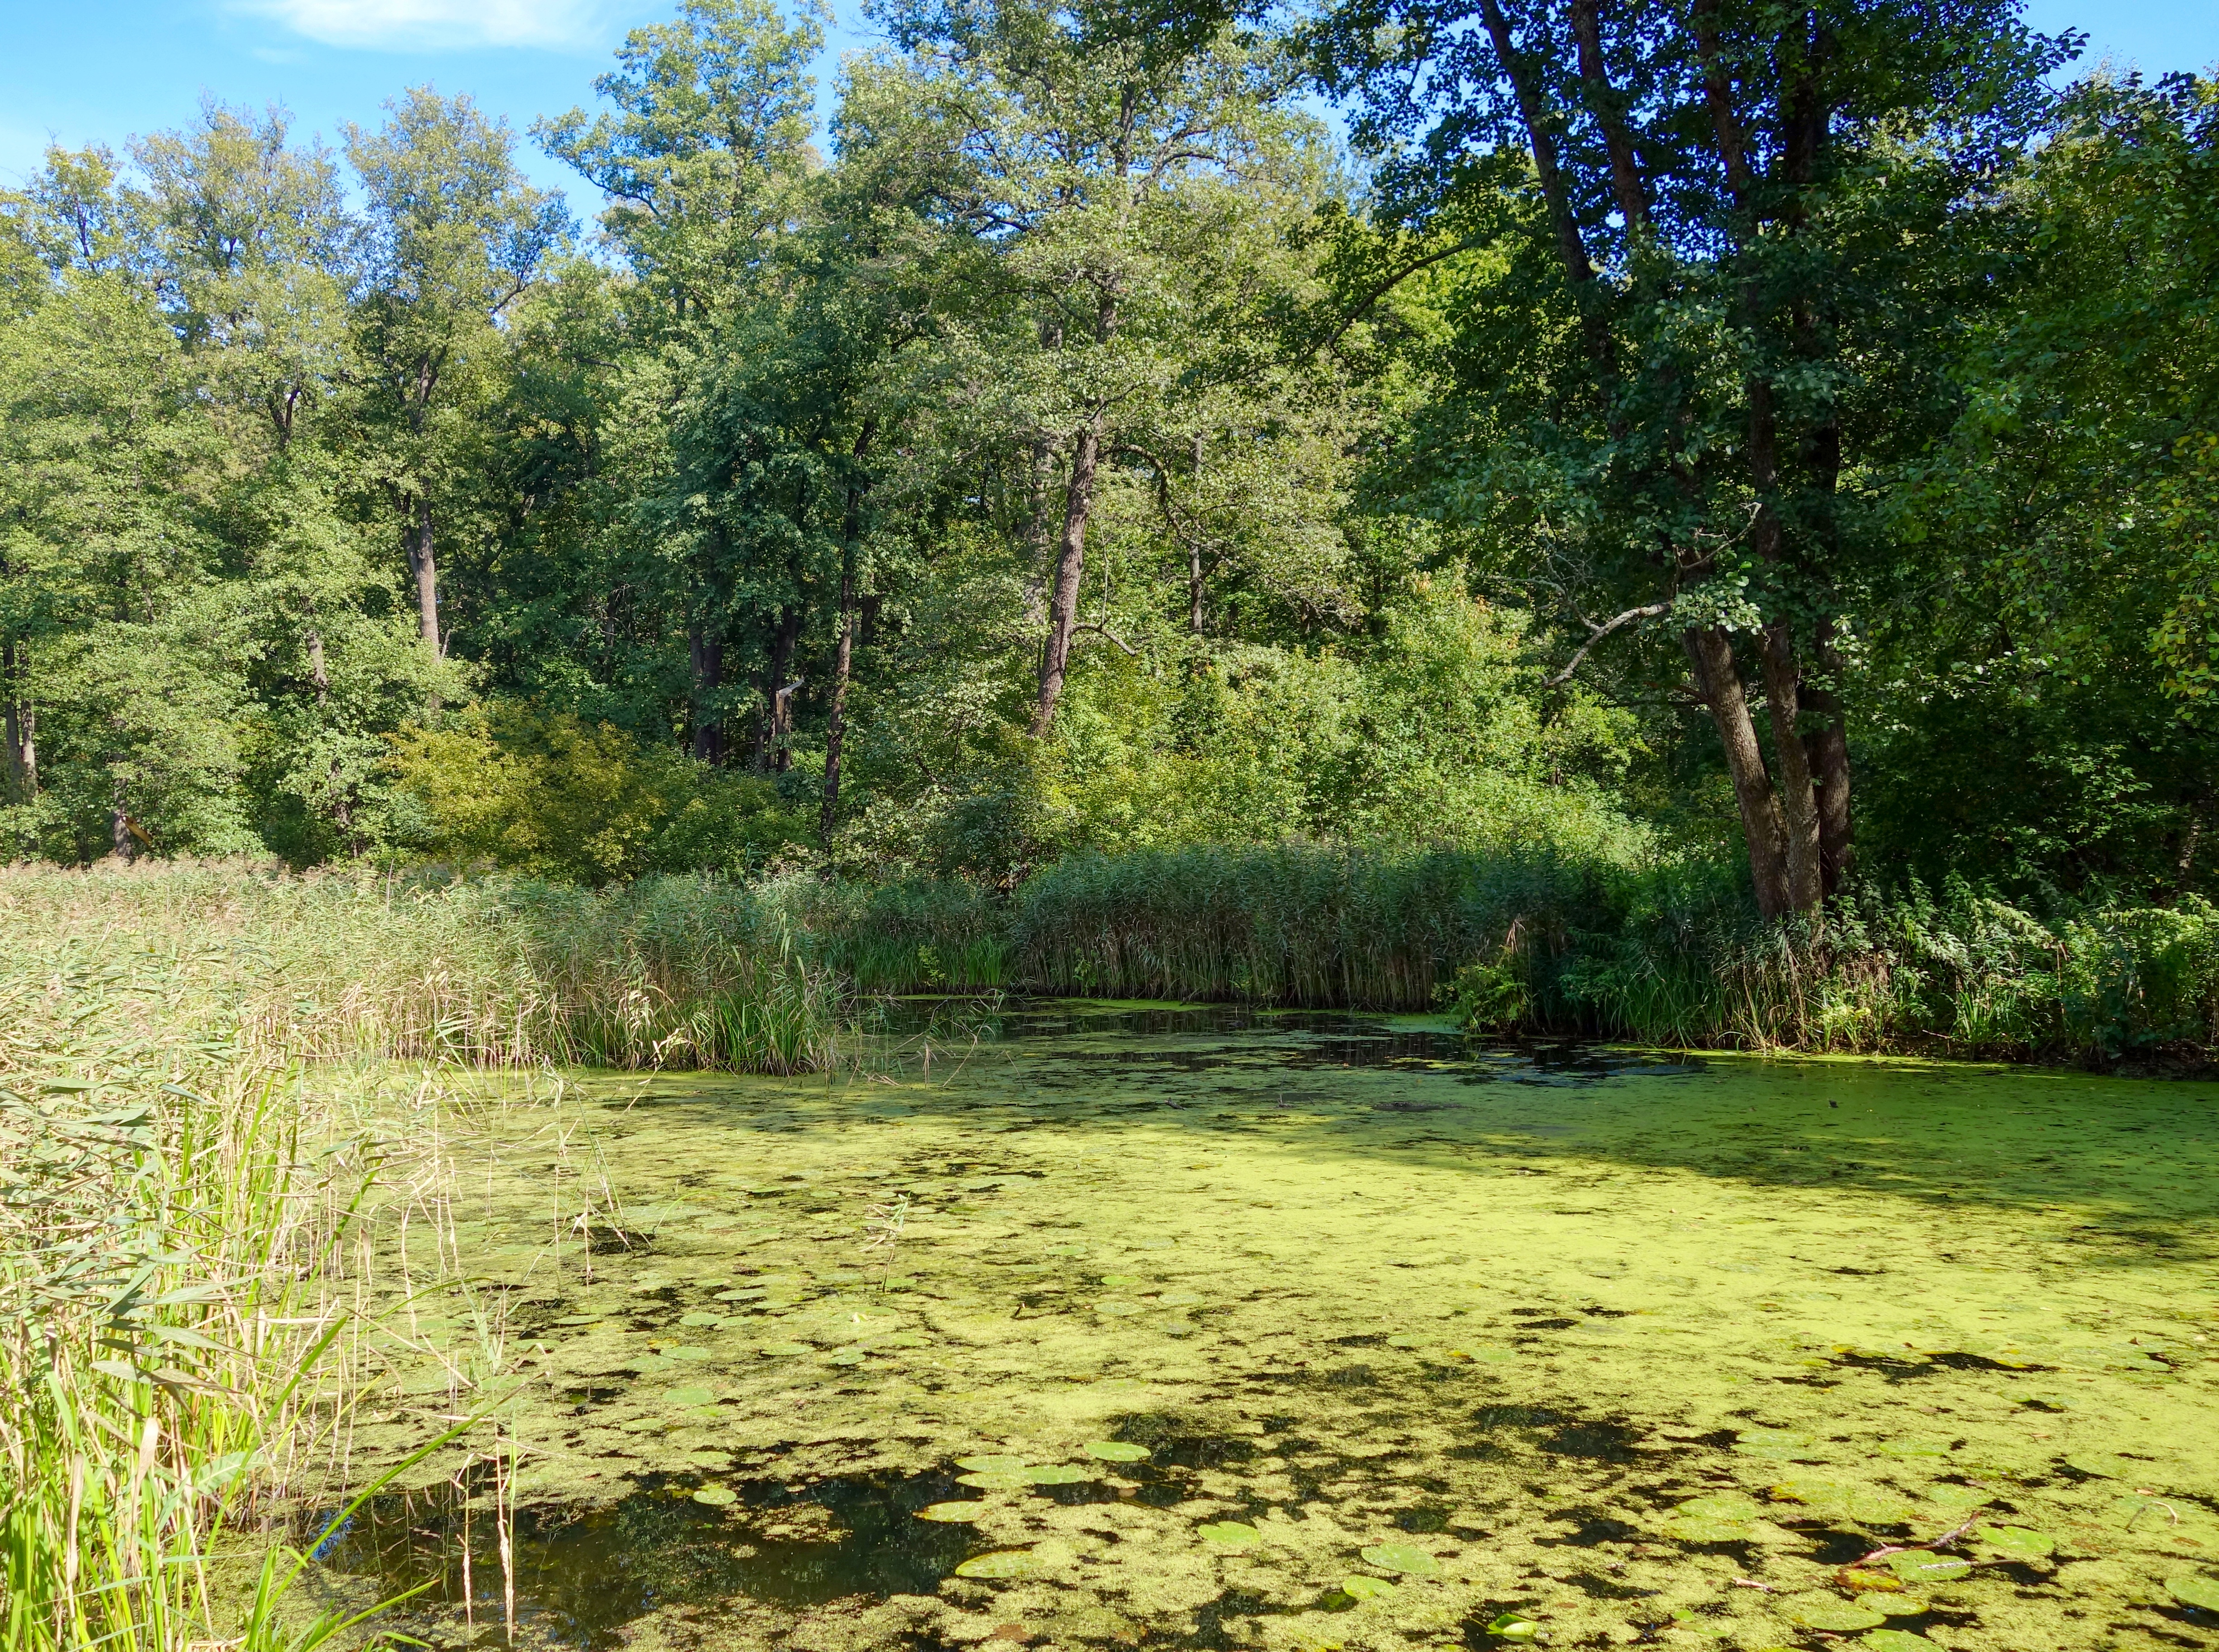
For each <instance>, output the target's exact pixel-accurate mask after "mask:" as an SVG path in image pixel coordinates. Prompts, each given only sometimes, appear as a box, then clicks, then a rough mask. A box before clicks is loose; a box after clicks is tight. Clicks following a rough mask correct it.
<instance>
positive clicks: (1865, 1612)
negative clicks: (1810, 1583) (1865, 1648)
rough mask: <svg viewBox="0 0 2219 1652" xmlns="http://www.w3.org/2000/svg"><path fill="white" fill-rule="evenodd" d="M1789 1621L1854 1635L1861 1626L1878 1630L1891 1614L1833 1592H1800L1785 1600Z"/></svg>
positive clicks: (1782, 1603)
mask: <svg viewBox="0 0 2219 1652" xmlns="http://www.w3.org/2000/svg"><path fill="white" fill-rule="evenodd" d="M1781 1609H1782V1610H1783V1611H1785V1612H1787V1621H1788V1622H1789V1623H1791V1624H1795V1625H1796V1626H1797V1627H1799V1628H1801V1629H1817V1630H1825V1631H1827V1632H1828V1633H1830V1634H1834V1635H1849V1634H1854V1633H1855V1631H1856V1630H1861V1629H1878V1628H1879V1627H1880V1625H1881V1624H1884V1623H1886V1621H1887V1614H1886V1613H1885V1612H1874V1610H1873V1609H1872V1608H1871V1607H1870V1606H1868V1605H1865V1603H1864V1602H1863V1601H1862V1600H1843V1599H1841V1598H1839V1597H1838V1596H1836V1595H1831V1594H1799V1595H1793V1596H1791V1597H1790V1598H1789V1599H1787V1600H1784V1601H1782V1602H1781Z"/></svg>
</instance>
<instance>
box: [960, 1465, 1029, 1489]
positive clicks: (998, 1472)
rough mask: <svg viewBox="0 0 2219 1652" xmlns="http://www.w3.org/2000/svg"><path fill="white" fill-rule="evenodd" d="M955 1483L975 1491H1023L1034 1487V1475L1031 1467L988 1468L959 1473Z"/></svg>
mask: <svg viewBox="0 0 2219 1652" xmlns="http://www.w3.org/2000/svg"><path fill="white" fill-rule="evenodd" d="M955 1483H956V1484H957V1485H959V1486H968V1487H972V1489H973V1490H974V1491H982V1492H1021V1491H1030V1490H1031V1489H1032V1486H1033V1476H1032V1471H1031V1470H1030V1469H983V1470H981V1471H980V1472H979V1473H978V1474H975V1475H956V1476H955Z"/></svg>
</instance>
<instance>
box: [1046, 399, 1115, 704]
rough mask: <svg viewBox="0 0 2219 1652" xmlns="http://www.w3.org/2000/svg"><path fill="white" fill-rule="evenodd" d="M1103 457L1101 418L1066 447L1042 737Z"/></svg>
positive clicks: (1058, 681) (1066, 658) (1074, 619)
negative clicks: (1066, 476)
mask: <svg viewBox="0 0 2219 1652" xmlns="http://www.w3.org/2000/svg"><path fill="white" fill-rule="evenodd" d="M1101 458H1102V420H1101V417H1100V415H1098V414H1097V416H1096V417H1095V418H1093V419H1089V420H1088V421H1087V422H1086V423H1085V425H1081V426H1080V427H1079V430H1078V436H1077V438H1075V439H1074V440H1073V442H1072V449H1071V481H1070V482H1069V483H1068V484H1067V485H1066V487H1065V488H1064V494H1063V533H1062V537H1060V538H1059V539H1058V540H1057V542H1056V551H1055V580H1054V584H1053V585H1052V586H1051V587H1049V591H1048V610H1047V643H1046V644H1045V645H1044V646H1043V647H1042V648H1041V670H1040V695H1039V698H1038V699H1037V700H1036V701H1035V703H1034V705H1033V721H1032V732H1033V733H1034V734H1035V735H1045V734H1046V733H1047V731H1048V729H1049V727H1050V726H1051V725H1052V724H1054V721H1055V703H1056V701H1057V700H1058V699H1060V698H1061V697H1062V694H1063V679H1064V674H1065V672H1066V670H1067V669H1068V668H1069V666H1070V663H1071V633H1072V627H1073V626H1075V625H1076V624H1078V591H1079V581H1080V580H1081V578H1082V577H1083V576H1084V575H1085V572H1086V519H1087V517H1088V516H1089V515H1091V513H1092V512H1093V509H1094V478H1095V472H1096V469H1097V467H1098V466H1099V464H1100V463H1101Z"/></svg>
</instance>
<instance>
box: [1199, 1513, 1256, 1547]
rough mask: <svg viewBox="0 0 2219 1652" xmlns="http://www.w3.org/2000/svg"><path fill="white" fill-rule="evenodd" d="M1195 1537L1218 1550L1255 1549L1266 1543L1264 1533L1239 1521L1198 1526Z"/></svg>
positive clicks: (1222, 1521)
mask: <svg viewBox="0 0 2219 1652" xmlns="http://www.w3.org/2000/svg"><path fill="white" fill-rule="evenodd" d="M1195 1535H1196V1536H1197V1537H1200V1538H1201V1539H1202V1540H1203V1542H1204V1543H1209V1544H1210V1545H1212V1546H1213V1547H1215V1548H1218V1549H1253V1548H1254V1547H1255V1546H1256V1545H1257V1544H1258V1543H1261V1542H1263V1541H1264V1534H1263V1533H1262V1532H1260V1531H1257V1530H1256V1528H1255V1527H1254V1526H1252V1525H1243V1524H1241V1522H1240V1521H1238V1520H1221V1521H1219V1522H1218V1523H1217V1524H1216V1525H1202V1526H1197V1527H1196V1528H1195Z"/></svg>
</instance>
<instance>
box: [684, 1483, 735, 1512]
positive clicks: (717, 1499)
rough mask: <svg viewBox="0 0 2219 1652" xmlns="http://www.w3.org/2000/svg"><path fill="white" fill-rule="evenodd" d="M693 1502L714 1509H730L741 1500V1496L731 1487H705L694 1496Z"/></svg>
mask: <svg viewBox="0 0 2219 1652" xmlns="http://www.w3.org/2000/svg"><path fill="white" fill-rule="evenodd" d="M693 1500H694V1501H695V1502H697V1503H706V1504H707V1505H708V1506H710V1507H711V1508H712V1509H728V1508H730V1507H731V1506H732V1505H733V1504H735V1503H737V1502H738V1501H739V1500H740V1494H739V1493H737V1492H736V1491H734V1490H733V1489H732V1488H731V1487H729V1486H704V1487H701V1488H700V1489H699V1491H697V1492H695V1493H694V1494H693Z"/></svg>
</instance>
